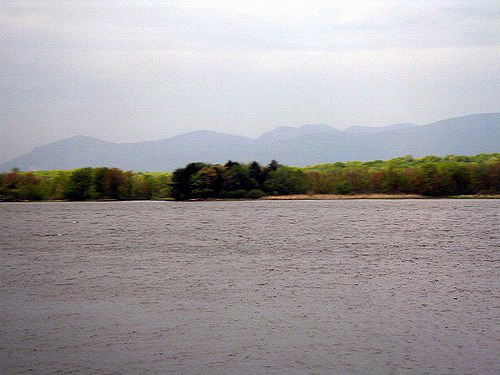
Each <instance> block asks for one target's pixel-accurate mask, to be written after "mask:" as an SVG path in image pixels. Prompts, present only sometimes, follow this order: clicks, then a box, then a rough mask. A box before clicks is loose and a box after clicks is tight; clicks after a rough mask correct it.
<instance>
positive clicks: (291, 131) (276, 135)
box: [257, 125, 341, 143]
mask: <svg viewBox="0 0 500 375" xmlns="http://www.w3.org/2000/svg"><path fill="white" fill-rule="evenodd" d="M340 133H341V131H340V130H337V129H335V128H332V127H331V126H330V125H303V126H301V127H299V128H294V127H291V126H280V127H279V128H276V129H274V130H271V131H270V132H267V133H264V134H262V135H261V136H260V137H259V138H257V142H262V143H266V142H273V141H279V140H285V139H289V138H295V137H301V136H305V135H311V134H327V135H335V134H336V135H339V134H340Z"/></svg>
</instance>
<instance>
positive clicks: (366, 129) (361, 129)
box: [344, 122, 418, 134]
mask: <svg viewBox="0 0 500 375" xmlns="http://www.w3.org/2000/svg"><path fill="white" fill-rule="evenodd" d="M416 126H418V125H417V124H412V123H409V122H405V123H402V124H393V125H387V126H380V127H374V126H351V127H349V128H347V129H345V130H344V131H345V132H347V133H365V134H366V133H381V132H386V131H388V130H398V129H410V128H414V127H416Z"/></svg>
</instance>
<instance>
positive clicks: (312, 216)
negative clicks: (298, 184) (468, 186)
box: [0, 200, 500, 374]
mask: <svg viewBox="0 0 500 375" xmlns="http://www.w3.org/2000/svg"><path fill="white" fill-rule="evenodd" d="M499 209H500V201H499V200H404V201H394V200H391V201H383V200H359V201H302V202H301V201H283V202H274V201H255V202H189V203H175V202H109V203H38V204H35V203H17V204H16V203H13V204H1V205H0V224H1V227H0V230H1V232H0V251H1V252H0V254H1V262H0V267H1V268H0V269H1V272H0V334H1V335H0V373H2V374H4V373H5V374H10V373H17V372H19V373H25V372H28V371H33V372H34V373H57V372H61V373H69V372H80V373H93V374H94V373H95V374H112V373H129V374H141V373H146V372H148V373H158V374H163V373H169V374H498V373H500V360H499V359H498V358H499V352H500V347H499V340H500V336H499V331H498V326H499V320H500V319H499V311H500V309H499V294H498V291H499V276H500V275H499V268H498V267H499V254H500V251H499V250H500V241H499V229H500V228H499V222H500V217H499V216H500V215H499V212H500V210H499Z"/></svg>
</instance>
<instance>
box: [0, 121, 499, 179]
mask: <svg viewBox="0 0 500 375" xmlns="http://www.w3.org/2000/svg"><path fill="white" fill-rule="evenodd" d="M493 152H500V113H486V114H474V115H468V116H462V117H456V118H450V119H446V120H442V121H438V122H434V123H431V124H427V125H416V124H410V123H403V124H394V125H389V126H385V127H367V126H354V127H351V128H347V129H345V130H344V131H341V130H338V129H335V128H333V127H331V126H328V125H304V126H302V127H289V126H283V127H279V128H276V129H274V130H272V131H270V132H268V133H265V134H263V135H261V136H260V137H258V138H256V139H253V138H247V137H242V136H237V135H232V134H227V133H219V132H215V131H210V130H199V131H194V132H190V133H186V134H182V135H178V136H175V137H171V138H167V139H163V140H158V141H148V142H138V143H112V142H107V141H102V140H99V139H96V138H91V137H86V136H74V137H70V138H67V139H63V140H60V141H57V142H54V143H50V144H47V145H44V146H40V147H36V148H35V149H33V151H31V152H29V153H26V154H24V155H21V156H19V157H17V158H15V159H12V160H10V161H8V162H6V163H3V164H0V171H8V170H10V169H11V168H14V167H17V168H19V169H21V170H46V169H74V168H80V167H97V166H108V167H118V168H121V169H123V170H135V171H169V170H173V169H175V168H177V167H180V166H184V165H185V164H187V163H189V162H194V161H203V162H207V163H224V162H225V161H227V160H230V159H231V160H237V161H240V162H249V161H253V160H257V161H259V162H261V163H268V162H269V161H270V160H272V159H276V160H278V161H279V162H280V163H282V164H286V165H295V166H305V165H313V164H319V163H328V162H335V161H348V160H360V161H367V160H375V159H389V158H393V157H398V156H404V155H413V156H414V157H422V156H426V155H437V156H440V155H441V156H444V155H447V154H460V155H475V154H480V153H493Z"/></svg>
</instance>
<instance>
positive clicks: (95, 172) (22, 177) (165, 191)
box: [0, 167, 172, 201]
mask: <svg viewBox="0 0 500 375" xmlns="http://www.w3.org/2000/svg"><path fill="white" fill-rule="evenodd" d="M171 175H172V174H171V173H134V172H130V171H126V172H124V171H122V170H120V169H118V168H104V167H103V168H80V169H76V170H74V171H37V172H19V171H18V170H17V169H13V170H12V171H10V172H9V173H4V174H0V200H4V201H16V200H87V199H95V200H101V199H117V200H127V199H134V200H135V199H162V198H168V197H170V190H171V186H170V185H171Z"/></svg>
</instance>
